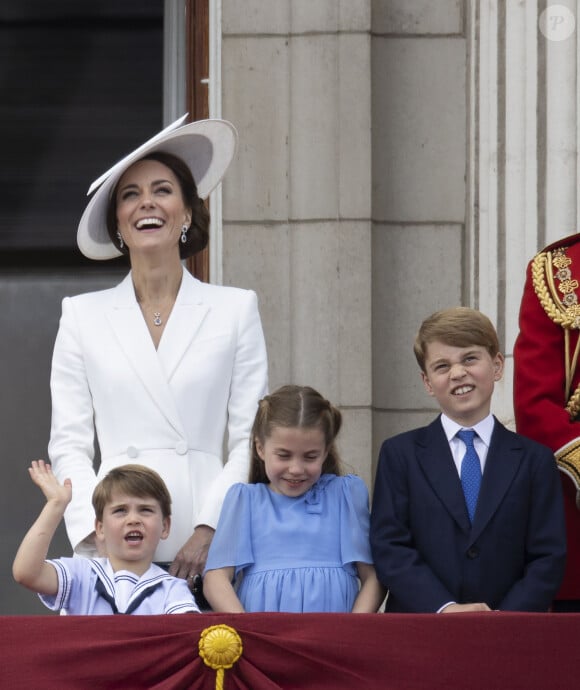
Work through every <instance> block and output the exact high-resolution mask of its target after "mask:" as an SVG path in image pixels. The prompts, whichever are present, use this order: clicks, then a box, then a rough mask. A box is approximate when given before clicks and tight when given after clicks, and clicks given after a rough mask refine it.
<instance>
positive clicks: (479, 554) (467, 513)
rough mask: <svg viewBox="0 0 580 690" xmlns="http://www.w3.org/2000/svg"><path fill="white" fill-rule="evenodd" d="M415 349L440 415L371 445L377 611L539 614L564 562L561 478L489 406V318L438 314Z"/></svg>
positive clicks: (499, 368)
mask: <svg viewBox="0 0 580 690" xmlns="http://www.w3.org/2000/svg"><path fill="white" fill-rule="evenodd" d="M414 350H415V357H416V358H417V362H418V363H419V366H420V368H421V376H422V378H423V383H424V385H425V388H426V389H427V392H428V393H429V395H432V396H434V397H435V398H436V400H437V402H438V403H439V406H440V409H441V415H440V416H439V417H438V418H437V419H436V420H435V421H434V422H432V423H431V424H430V425H429V426H427V427H424V428H420V429H415V430H413V431H409V432H406V433H403V434H400V435H398V436H395V437H393V438H390V439H387V440H386V441H385V442H384V443H383V445H382V448H381V452H380V457H379V465H378V469H377V476H376V482H375V490H374V498H373V506H372V515H371V534H370V537H371V546H372V550H373V557H374V561H375V567H376V571H377V575H378V577H379V580H380V581H381V582H382V583H383V585H385V587H387V588H388V589H389V596H388V599H387V604H386V610H387V611H393V612H415V613H425V612H443V613H451V612H461V611H466V612H469V611H489V610H494V609H500V610H511V611H547V610H548V609H549V607H550V604H551V601H552V599H553V597H554V594H555V592H556V591H557V589H558V587H559V585H560V582H561V580H562V576H563V572H564V565H565V556H566V534H565V525H564V514H563V507H562V495H561V486H560V481H559V477H558V471H557V468H556V463H555V459H554V456H553V455H552V452H551V451H550V450H549V449H548V448H546V447H545V446H542V445H540V444H538V443H535V442H534V441H530V440H529V439H527V438H524V437H523V436H519V435H517V434H514V433H513V432H511V431H509V430H508V429H506V428H505V427H504V426H503V425H502V424H500V422H499V421H498V420H497V419H495V418H494V417H493V415H491V413H490V408H491V396H492V393H493V389H494V385H495V382H496V381H499V380H500V378H501V376H502V373H503V368H504V358H503V355H502V354H501V352H500V351H499V342H498V337H497V334H496V331H495V329H494V327H493V325H492V324H491V322H490V321H489V319H488V318H487V317H486V316H484V315H483V314H482V313H481V312H478V311H476V310H473V309H469V308H465V307H456V308H453V309H447V310H443V311H439V312H436V313H435V314H433V315H432V316H430V317H429V318H427V319H426V320H425V321H424V322H423V324H422V325H421V328H420V330H419V333H418V335H417V338H416V341H415V347H414Z"/></svg>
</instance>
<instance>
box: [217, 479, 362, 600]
mask: <svg viewBox="0 0 580 690" xmlns="http://www.w3.org/2000/svg"><path fill="white" fill-rule="evenodd" d="M368 505H369V499H368V491H367V488H366V486H365V484H364V482H363V481H362V479H360V478H359V477H356V476H354V475H347V476H345V477H337V476H336V475H334V474H323V475H322V476H321V477H320V479H319V480H318V482H317V483H316V484H315V485H314V486H313V487H312V488H311V489H310V490H309V491H307V492H306V493H305V494H304V495H303V496H299V497H298V498H290V497H288V496H283V495H282V494H277V493H274V492H273V491H271V490H270V489H269V488H268V485H267V484H235V485H234V486H232V487H231V488H230V490H229V492H228V494H227V495H226V499H225V501H224V504H223V507H222V512H221V515H220V519H219V523H218V526H217V530H216V533H215V536H214V538H213V540H212V543H211V547H210V550H209V555H208V559H207V564H206V572H207V571H208V570H214V569H216V568H224V567H232V566H233V567H234V568H235V579H236V591H237V595H238V598H239V599H240V601H241V603H242V605H243V607H244V609H245V610H246V611H248V612H258V611H284V612H290V613H302V612H342V613H346V612H349V611H351V609H352V606H353V604H354V600H355V598H356V596H357V594H358V590H359V583H358V579H357V571H356V563H357V562H361V563H372V558H371V551H370V546H369V507H368ZM240 576H241V577H240Z"/></svg>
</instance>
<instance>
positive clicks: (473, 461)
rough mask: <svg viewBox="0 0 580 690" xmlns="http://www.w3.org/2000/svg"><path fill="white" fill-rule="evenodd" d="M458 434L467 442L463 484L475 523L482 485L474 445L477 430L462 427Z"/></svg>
mask: <svg viewBox="0 0 580 690" xmlns="http://www.w3.org/2000/svg"><path fill="white" fill-rule="evenodd" d="M457 436H458V437H459V438H460V439H461V440H462V441H463V443H465V455H464V456H463V460H462V461H461V486H462V487H463V493H464V494H465V503H466V505H467V512H468V513H469V519H470V521H471V522H472V523H473V516H474V515H475V507H476V506H477V497H478V495H479V487H480V486H481V463H480V461H479V455H478V454H477V451H476V450H475V446H474V445H473V438H474V437H475V431H473V429H461V431H458V432H457Z"/></svg>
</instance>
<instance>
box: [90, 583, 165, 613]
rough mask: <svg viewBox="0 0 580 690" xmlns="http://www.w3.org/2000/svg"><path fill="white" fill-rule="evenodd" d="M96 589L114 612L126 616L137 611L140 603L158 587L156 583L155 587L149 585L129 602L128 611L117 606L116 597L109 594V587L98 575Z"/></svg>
mask: <svg viewBox="0 0 580 690" xmlns="http://www.w3.org/2000/svg"><path fill="white" fill-rule="evenodd" d="M95 589H96V590H97V593H98V594H99V595H100V596H101V597H103V599H104V600H105V601H106V602H107V603H108V604H109V606H110V607H111V608H112V609H113V613H116V614H119V615H120V616H125V615H128V614H130V613H133V611H135V609H136V608H137V607H138V606H140V605H141V604H142V603H143V601H145V599H147V597H148V596H150V595H151V594H153V591H154V590H155V589H157V585H155V586H153V587H148V588H147V589H145V590H144V591H143V592H141V594H140V595H139V596H138V597H136V598H135V599H134V600H133V601H132V602H131V603H130V604H129V606H128V607H127V610H126V611H123V612H121V611H119V609H118V608H117V604H116V603H115V597H112V596H111V595H110V594H109V592H107V589H106V587H105V585H104V583H103V581H102V580H101V579H100V578H99V577H97V583H96V585H95Z"/></svg>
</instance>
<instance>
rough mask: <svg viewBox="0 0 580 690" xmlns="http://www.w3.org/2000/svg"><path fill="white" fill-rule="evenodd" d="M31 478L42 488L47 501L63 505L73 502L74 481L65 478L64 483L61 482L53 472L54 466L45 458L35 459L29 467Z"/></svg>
mask: <svg viewBox="0 0 580 690" xmlns="http://www.w3.org/2000/svg"><path fill="white" fill-rule="evenodd" d="M28 472H29V474H30V478H31V479H32V481H33V482H34V483H35V484H36V486H38V487H39V488H40V490H41V491H42V493H43V494H44V496H45V498H46V500H47V502H49V501H53V502H54V503H56V504H58V505H60V506H62V507H63V509H64V508H65V507H66V506H67V505H68V504H69V503H70V502H71V498H72V482H71V480H70V479H65V480H64V484H60V483H59V481H58V479H57V478H56V477H55V476H54V474H53V473H52V467H51V466H50V464H49V463H47V462H44V460H33V461H32V462H31V464H30V467H29V468H28Z"/></svg>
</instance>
